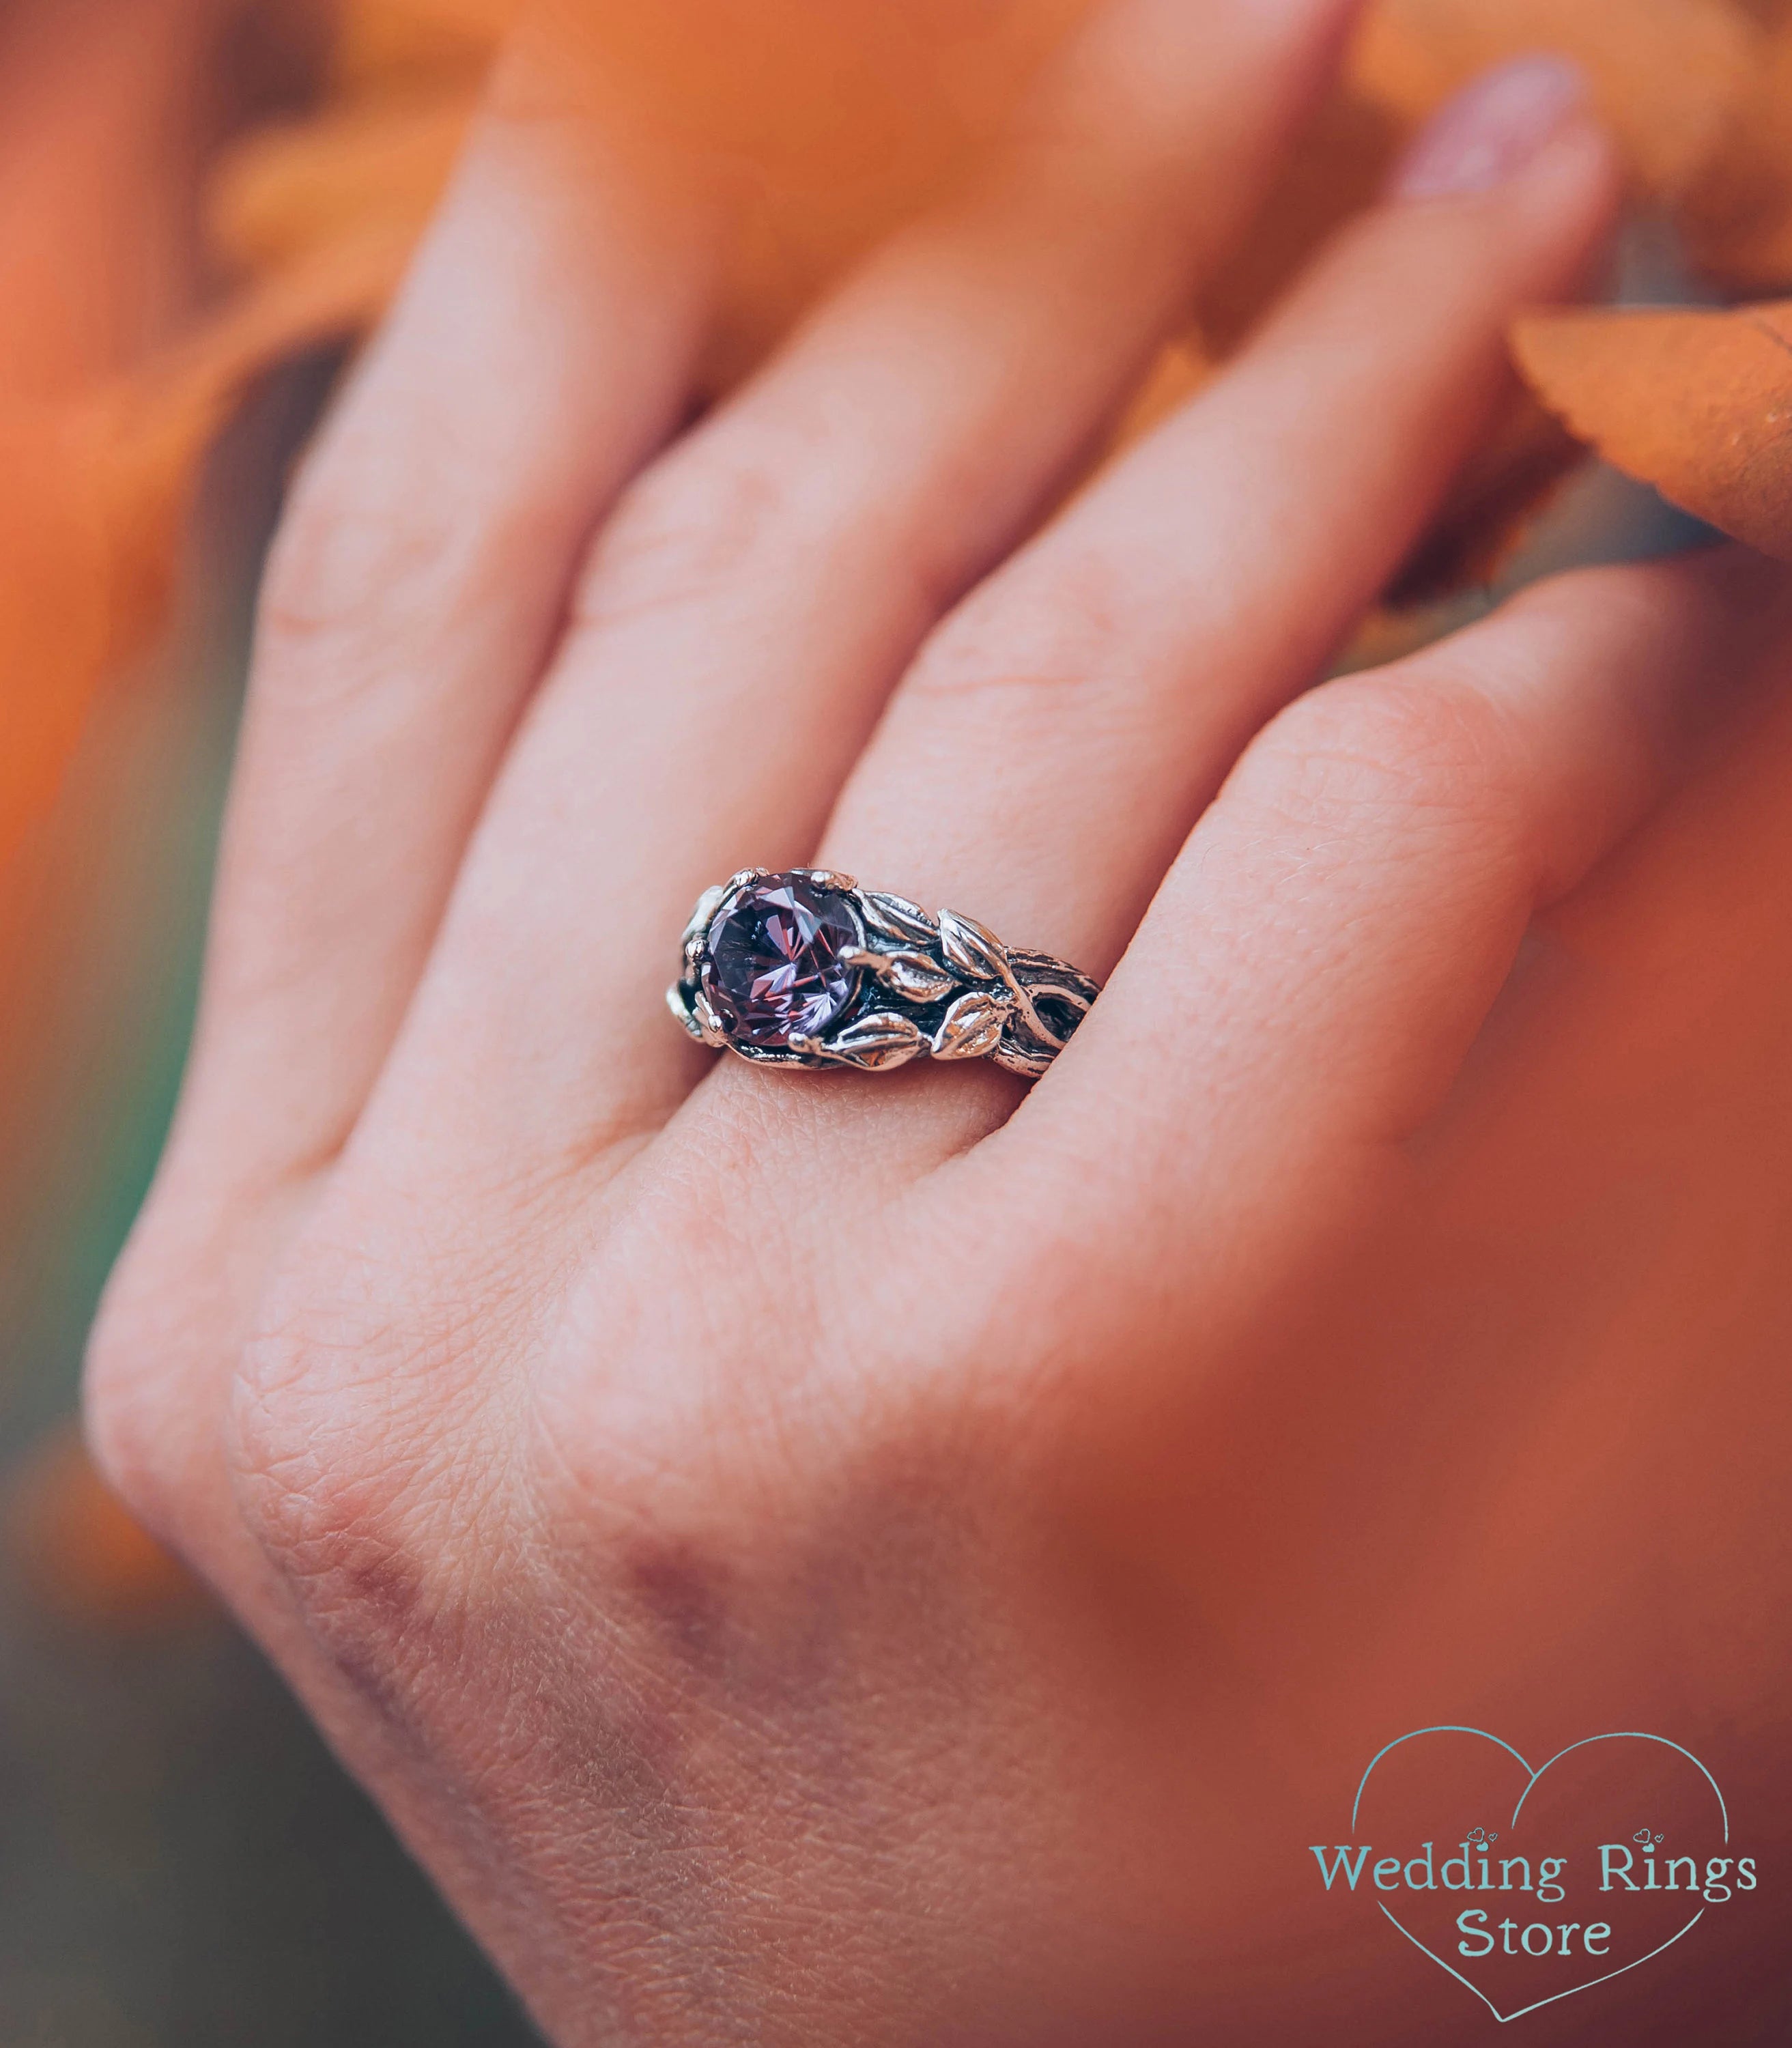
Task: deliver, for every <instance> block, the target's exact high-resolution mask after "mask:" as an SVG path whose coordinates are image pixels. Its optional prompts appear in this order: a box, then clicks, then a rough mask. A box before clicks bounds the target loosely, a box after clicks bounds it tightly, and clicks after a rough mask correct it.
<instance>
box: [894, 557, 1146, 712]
mask: <svg viewBox="0 0 1792 2048" xmlns="http://www.w3.org/2000/svg"><path fill="white" fill-rule="evenodd" d="M1130 605H1131V593H1130V592H1129V589H1128V585H1127V576H1126V572H1125V571H1124V569H1123V568H1122V567H1121V565H1120V564H1118V563H1116V562H1114V561H1112V560H1110V559H1108V558H1107V557H1106V556H1104V555H1103V554H1101V553H1098V552H1096V551H1095V550H1093V549H1079V550H1077V551H1076V552H1075V553H1071V552H1070V551H1069V550H1063V551H1060V552H1059V553H1057V555H1056V556H1055V557H1054V558H1053V559H1052V560H1049V561H1047V560H1043V559H1041V560H1038V561H1037V562H1029V563H1027V564H1026V565H1025V566H1024V567H1023V568H1021V569H1019V570H1018V571H1016V572H1011V573H1010V574H1009V575H1007V576H997V577H995V579H993V580H991V582H990V583H988V584H985V585H984V586H983V588H981V589H979V591H977V592H975V593H974V594H973V595H972V596H971V597H969V598H968V599H966V600H965V602H964V603H963V604H961V605H960V607H958V609H957V611H955V612H954V613H953V614H952V616H951V617H950V618H949V619H948V620H947V621H946V623H945V624H944V626H942V627H941V629H940V630H939V631H938V632H937V634H935V635H934V636H933V639H932V640H931V641H930V642H929V644H928V646H927V647H926V648H925V650H924V651H923V652H922V654H921V658H920V660H919V661H918V662H917V665H916V667H915V671H914V674H913V677H912V679H911V683H910V687H911V688H913V691H914V692H916V693H917V695H919V696H924V697H929V696H930V697H937V698H944V699H947V700H957V701H960V702H968V703H972V704H975V703H976V702H979V701H980V700H988V701H990V702H991V704H998V705H1000V706H1002V707H1003V716H1015V715H1018V716H1022V717H1024V716H1027V715H1028V707H1029V706H1031V707H1034V708H1035V709H1036V710H1037V712H1038V715H1040V716H1043V717H1047V718H1049V717H1053V716H1056V715H1057V711H1058V710H1060V709H1061V706H1062V700H1063V698H1064V696H1065V693H1066V692H1075V693H1076V694H1077V695H1082V694H1084V693H1086V692H1088V689H1089V688H1090V687H1091V686H1092V685H1096V684H1097V683H1100V685H1104V686H1111V685H1112V684H1113V681H1114V668H1115V661H1116V659H1118V658H1119V657H1121V656H1122V655H1123V651H1124V650H1125V649H1126V648H1127V646H1128V645H1129V644H1131V642H1132V641H1133V639H1134V638H1135V636H1134V634H1132V633H1131V632H1130V631H1129V630H1128V623H1127V622H1128V619H1129V607H1130ZM1123 694H1125V693H1124V692H1115V695H1116V696H1119V695H1123Z"/></svg>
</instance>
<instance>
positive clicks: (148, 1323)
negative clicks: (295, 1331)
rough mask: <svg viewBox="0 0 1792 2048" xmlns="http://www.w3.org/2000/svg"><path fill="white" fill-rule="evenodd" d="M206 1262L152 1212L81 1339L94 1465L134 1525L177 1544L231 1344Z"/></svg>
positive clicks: (196, 1490) (198, 1481)
mask: <svg viewBox="0 0 1792 2048" xmlns="http://www.w3.org/2000/svg"><path fill="white" fill-rule="evenodd" d="M227 1341H228V1339H227V1336H226V1335H225V1333H224V1332H223V1329H222V1328H221V1327H220V1326H219V1322H218V1319H217V1314H216V1306H215V1285H214V1278H213V1274H212V1270H211V1266H210V1263H209V1262H208V1261H207V1260H206V1259H204V1255H203V1253H202V1252H200V1251H198V1250H197V1249H196V1247H191V1246H189V1245H184V1244H180V1243H169V1241H168V1234H167V1233H165V1232H164V1231H163V1230H162V1229H161V1228H160V1227H159V1224H158V1219H157V1216H156V1215H155V1213H154V1212H151V1214H150V1216H149V1217H147V1218H146V1219H145V1222H144V1224H141V1225H140V1226H139V1228H138V1232H137V1235H136V1236H135V1237H134V1239H133V1240H132V1243H131V1244H130V1247H129V1249H128V1250H127V1251H126V1254H125V1255H124V1257H123V1259H122V1260H121V1261H120V1263H119V1265H118V1269H117V1270H116V1271H115V1272H114V1275H113V1277H112V1279H111V1282H110V1283H109V1284H108V1286H107V1291H106V1295H105V1298H104V1300H103V1302H102V1304H101V1306H100V1310H99V1316H98V1317H97V1318H96V1319H95V1324H94V1327H93V1330H92V1332H91V1335H90V1336H89V1337H88V1340H87V1356H86V1360H85V1363H84V1368H83V1383H82V1405H83V1415H84V1420H85V1424H86V1429H87V1441H88V1444H89V1446H90V1448H91V1451H92V1453H93V1456H94V1459H95V1463H96V1464H98V1465H99V1468H100V1470H101V1471H102V1472H103V1473H104V1475H105V1476H106V1478H107V1480H108V1482H109V1483H110V1484H111V1487H112V1488H113V1490H114V1491H115V1492H116V1493H117V1494H118V1496H119V1498H120V1499H122V1501H123V1502H124V1503H125V1505H126V1507H128V1508H130V1511H131V1512H132V1513H133V1514H134V1515H136V1517H137V1518H138V1520H139V1521H141V1522H143V1523H144V1524H145V1526H146V1527H149V1528H150V1529H153V1530H155V1531H157V1533H158V1534H162V1535H165V1536H168V1537H171V1538H179V1537H180V1535H181V1534H183V1533H184V1530H185V1529H186V1527H187V1526H188V1522H189V1521H190V1519H191V1518H192V1515H193V1512H194V1509H195V1506H196V1502H197V1499H198V1498H199V1496H200V1491H201V1489H202V1482H203V1475H202V1474H201V1473H200V1471H199V1470H198V1469H197V1467H198V1464H199V1460H200V1452H199V1446H200V1443H202V1442H203V1441H204V1421H205V1418H206V1411H205V1406H204V1384H205V1377H206V1375H208V1374H209V1373H211V1372H212V1371H214V1370H215V1368H216V1367H218V1366H219V1363H220V1362H221V1357H220V1354H221V1350H222V1348H223V1346H224V1345H225V1344H227Z"/></svg>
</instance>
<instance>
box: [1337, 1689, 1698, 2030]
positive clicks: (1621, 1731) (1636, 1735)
mask: <svg viewBox="0 0 1792 2048" xmlns="http://www.w3.org/2000/svg"><path fill="white" fill-rule="evenodd" d="M1422 1735H1473V1736H1480V1738H1481V1740H1483V1741H1484V1742H1491V1743H1492V1744H1494V1745H1495V1747H1496V1748H1499V1749H1503V1750H1504V1751H1505V1752H1506V1754H1507V1755H1508V1756H1510V1757H1511V1759H1513V1761H1514V1762H1515V1763H1516V1764H1517V1765H1518V1766H1519V1769H1520V1770H1521V1771H1524V1772H1525V1774H1526V1782H1525V1788H1524V1790H1522V1792H1521V1793H1520V1794H1519V1800H1518V1804H1517V1805H1516V1806H1515V1807H1514V1808H1513V1809H1512V1817H1511V1821H1508V1822H1507V1826H1508V1828H1515V1827H1516V1826H1517V1825H1518V1820H1519V1814H1520V1813H1522V1812H1523V1811H1524V1802H1526V1800H1527V1799H1528V1798H1530V1795H1531V1794H1532V1792H1533V1791H1534V1790H1535V1789H1536V1786H1537V1782H1538V1779H1539V1778H1541V1777H1542V1775H1543V1774H1544V1772H1545V1771H1548V1770H1549V1769H1550V1767H1551V1766H1552V1765H1554V1764H1557V1763H1560V1762H1561V1759H1563V1758H1564V1757H1565V1756H1568V1755H1572V1754H1573V1751H1576V1750H1577V1749H1585V1748H1587V1747H1588V1746H1589V1745H1590V1744H1593V1743H1596V1742H1655V1743H1659V1744H1661V1745H1662V1747H1663V1748H1664V1749H1671V1750H1674V1751H1678V1754H1679V1755H1681V1756H1683V1757H1685V1759H1686V1760H1687V1762H1688V1763H1691V1764H1693V1765H1695V1766H1696V1767H1697V1769H1698V1771H1699V1772H1700V1774H1701V1775H1702V1776H1703V1778H1705V1782H1706V1783H1707V1784H1708V1785H1709V1786H1710V1787H1711V1790H1712V1795H1713V1796H1714V1797H1715V1798H1716V1801H1717V1811H1718V1813H1719V1815H1720V1817H1721V1819H1722V1821H1723V1824H1724V1843H1725V1845H1726V1846H1728V1842H1729V1839H1730V1809H1729V1807H1728V1804H1727V1803H1726V1802H1725V1801H1724V1792H1723V1788H1722V1786H1720V1785H1719V1783H1718V1782H1717V1780H1716V1778H1713V1777H1712V1775H1711V1773H1710V1772H1709V1771H1708V1770H1707V1769H1706V1768H1705V1765H1704V1764H1703V1763H1701V1762H1700V1760H1699V1759H1698V1758H1697V1757H1696V1756H1695V1755H1693V1752H1692V1751H1690V1750H1689V1749H1686V1748H1684V1747H1681V1744H1679V1743H1677V1742H1670V1740H1668V1738H1667V1737H1666V1736H1665V1735H1649V1734H1646V1733H1645V1732H1643V1730H1642V1729H1641V1728H1613V1729H1612V1730H1610V1731H1608V1732H1607V1733H1606V1734H1604V1735H1588V1736H1582V1737H1581V1740H1579V1741H1578V1742H1571V1743H1569V1744H1568V1746H1567V1747H1566V1748H1565V1749H1558V1750H1557V1751H1556V1753H1555V1755H1553V1756H1552V1757H1551V1758H1550V1759H1549V1761H1548V1762H1547V1763H1540V1764H1538V1766H1537V1767H1536V1768H1535V1769H1534V1770H1533V1769H1532V1768H1531V1766H1530V1763H1529V1762H1528V1761H1527V1760H1526V1759H1525V1758H1524V1757H1522V1756H1521V1755H1519V1752H1518V1751H1516V1750H1515V1749H1514V1748H1513V1747H1512V1745H1511V1744H1510V1743H1509V1742H1506V1741H1503V1740H1501V1738H1500V1737H1499V1736H1496V1735H1490V1734H1489V1733H1488V1731H1487V1730H1486V1729H1485V1728H1464V1727H1460V1726H1457V1725H1456V1724H1443V1725H1440V1726H1438V1727H1437V1728H1413V1729H1411V1730H1410V1731H1409V1732H1407V1733H1406V1734H1405V1735H1402V1736H1395V1737H1394V1740H1393V1741H1392V1742H1390V1743H1387V1744H1383V1747H1381V1748H1379V1750H1377V1751H1375V1755H1373V1756H1372V1757H1371V1758H1370V1759H1369V1767H1368V1769H1367V1771H1364V1772H1363V1778H1362V1782H1360V1784H1359V1785H1358V1786H1357V1788H1356V1798H1355V1799H1353V1800H1352V1802H1351V1807H1350V1826H1351V1832H1352V1834H1353V1835H1354V1834H1355V1833H1356V1817H1357V1815H1358V1814H1359V1813H1360V1811H1361V1810H1362V1806H1363V1793H1364V1792H1365V1791H1367V1789H1368V1784H1369V1780H1370V1778H1371V1777H1372V1776H1373V1775H1375V1766H1376V1765H1377V1764H1378V1763H1380V1762H1381V1760H1382V1759H1383V1757H1384V1756H1386V1755H1388V1754H1389V1753H1390V1752H1391V1751H1394V1750H1396V1749H1398V1748H1399V1747H1400V1746H1401V1744H1402V1743H1408V1742H1413V1741H1416V1740H1418V1737H1419V1736H1422ZM1375 1903H1376V1904H1377V1905H1378V1906H1381V1910H1382V1911H1383V1913H1384V1914H1387V1918H1388V1919H1390V1920H1391V1921H1392V1922H1393V1923H1394V1926H1396V1927H1398V1929H1399V1930H1400V1932H1401V1933H1402V1934H1404V1935H1405V1936H1406V1939H1407V1940H1408V1941H1410V1942H1411V1943H1412V1945H1413V1946H1414V1948H1415V1949H1418V1951H1419V1953H1420V1954H1421V1955H1425V1956H1429V1957H1430V1958H1431V1960H1432V1961H1433V1962H1434V1963H1435V1964H1436V1965H1437V1967H1438V1968H1439V1969H1441V1970H1442V1971H1443V1972H1445V1975H1446V1976H1453V1977H1454V1978H1455V1979H1456V1982H1457V1983H1458V1984H1461V1985H1463V1986H1464V1988H1466V1989H1468V1990H1469V1991H1472V1992H1473V1993H1474V1994H1475V1996H1476V1998H1478V1999H1479V2000H1480V2001H1481V2003H1482V2004H1483V2005H1484V2006H1485V2007H1487V2009H1488V2011H1489V2012H1491V2014H1492V2015H1493V2016H1494V2018H1495V2019H1497V2020H1498V2021H1499V2023H1500V2024H1501V2025H1502V2026H1505V2025H1507V2024H1508V2023H1510V2022H1511V2021H1512V2020H1515V2019H1523V2018H1524V2016H1525V2015H1526V2013H1527V2012H1540V2011H1542V2008H1543V2007H1545V2006H1546V2005H1555V2004H1558V2003H1560V2002H1561V2000H1563V1999H1565V1998H1573V1997H1574V1996H1576V1995H1577V1993H1579V1992H1584V1991H1591V1990H1592V1988H1594V1986H1595V1985H1596V1984H1609V1983H1610V1982H1611V1981H1612V1979H1613V1978H1614V1977H1621V1976H1625V1975H1626V1974H1627V1972H1630V1971H1631V1970H1635V1969H1640V1968H1642V1967H1643V1965H1644V1964H1645V1963H1648V1962H1653V1961H1654V1959H1655V1957H1657V1956H1658V1955H1660V1954H1661V1953H1662V1951H1663V1950H1664V1949H1671V1948H1672V1947H1673V1946H1674V1943H1675V1942H1676V1941H1679V1940H1680V1939H1681V1936H1683V1935H1685V1934H1690V1933H1691V1932H1692V1930H1693V1928H1695V1927H1696V1926H1697V1925H1698V1924H1699V1922H1701V1920H1702V1919H1703V1918H1705V1908H1704V1907H1703V1906H1701V1907H1700V1908H1699V1910H1698V1911H1697V1913H1695V1914H1693V1917H1692V1918H1691V1919H1690V1920H1689V1921H1688V1922H1686V1924H1685V1926H1684V1927H1682V1928H1681V1930H1680V1931H1679V1933H1678V1934H1670V1936H1669V1937H1668V1938H1667V1939H1666V1941H1662V1942H1661V1943H1659V1944H1658V1945H1657V1946H1656V1947H1654V1948H1653V1949H1650V1951H1649V1953H1648V1954H1647V1955H1646V1956H1639V1957H1636V1958H1635V1961H1632V1962H1628V1963H1623V1964H1621V1965H1619V1967H1618V1968H1616V1969H1615V1970H1608V1971H1607V1972H1605V1973H1604V1976H1596V1977H1589V1978H1588V1980H1587V1981H1586V1982H1585V1983H1584V1984H1570V1985H1569V1988H1568V1989H1567V1990H1566V1991H1558V1992H1551V1993H1550V1996H1549V1997H1547V1998H1540V1999H1538V2000H1535V2001H1534V2003H1531V2004H1530V2005H1522V2006H1520V2007H1519V2009H1518V2011H1516V2012H1502V2011H1500V2010H1499V2007H1498V2006H1496V2005H1495V2003H1494V2002H1493V2000H1491V1998H1489V1997H1488V1995H1487V1993H1486V1992H1484V1991H1483V1990H1482V1989H1481V1988H1480V1985H1479V1984H1472V1983H1470V1981H1469V1980H1468V1978H1467V1977H1465V1976H1464V1975H1463V1974H1462V1972H1461V1971H1460V1970H1457V1969H1452V1968H1451V1967H1450V1965H1449V1964H1448V1963H1446V1962H1445V1961H1444V1959H1443V1957H1441V1956H1440V1955H1439V1954H1438V1953H1437V1951H1436V1950H1435V1949H1431V1948H1428V1947H1427V1946H1426V1945H1425V1943H1424V1942H1423V1941H1421V1940H1420V1939H1419V1938H1418V1935H1416V1934H1414V1932H1413V1931H1412V1930H1411V1929H1410V1927H1407V1926H1403V1925H1402V1923H1401V1922H1400V1921H1399V1920H1398V1919H1397V1918H1395V1916H1394V1914H1392V1913H1390V1912H1388V1910H1387V1906H1383V1905H1382V1904H1381V1901H1380V1900H1379V1899H1378V1900H1377V1901H1376V1902H1375Z"/></svg>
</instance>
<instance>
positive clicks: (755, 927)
mask: <svg viewBox="0 0 1792 2048" xmlns="http://www.w3.org/2000/svg"><path fill="white" fill-rule="evenodd" d="M863 943H864V941H863V933H861V931H860V929H859V918H858V915H857V913H855V910H853V907H852V904H851V900H850V899H849V898H847V897H845V896H843V895H842V894H840V892H839V891H838V890H832V889H820V888H817V887H816V885H815V884H814V883H813V882H810V881H809V880H807V879H805V877H803V876H801V875H767V876H766V878H765V879H764V880H763V881H760V882H749V883H747V886H746V887H745V888H743V890H740V892H739V894H737V895H736V896H735V897H734V898H732V899H731V902H730V903H729V905H728V906H727V911H726V912H725V913H724V914H723V916H722V917H720V918H718V919H717V920H716V923H715V924H714V925H712V927H711V929H710V933H709V971H708V976H707V980H708V987H709V994H710V999H711V1000H712V1002H713V1003H715V1005H716V1009H717V1010H719V1011H720V1013H721V1015H722V1018H723V1022H725V1023H726V1024H727V1026H729V1028H730V1029H731V1030H732V1032H733V1034H734V1035H735V1038H740V1039H743V1040H744V1041H746V1042H747V1044H748V1045H765V1046H780V1045H788V1044H789V1041H790V1039H791V1038H792V1036H793V1034H797V1033H808V1034H811V1035H813V1034H815V1033H816V1032H820V1031H824V1030H827V1028H828V1026H829V1025H830V1024H832V1022H834V1021H835V1019H836V1018H837V1017H839V1016H840V1014H841V1012H842V1011H843V1010H845V1008H846V1007H847V1006H848V1003H851V1001H852V999H853V998H854V997H855V995H857V994H858V993H859V980H860V978H861V971H860V970H859V968H854V967H848V965H847V964H845V962H844V960H842V959H841V957H840V956H841V955H842V954H843V953H846V952H851V951H852V950H853V949H854V948H855V947H857V946H859V945H862V944H863Z"/></svg>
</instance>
